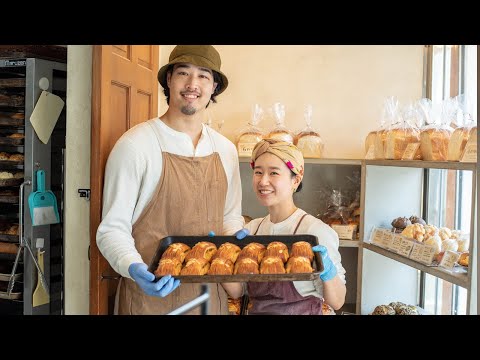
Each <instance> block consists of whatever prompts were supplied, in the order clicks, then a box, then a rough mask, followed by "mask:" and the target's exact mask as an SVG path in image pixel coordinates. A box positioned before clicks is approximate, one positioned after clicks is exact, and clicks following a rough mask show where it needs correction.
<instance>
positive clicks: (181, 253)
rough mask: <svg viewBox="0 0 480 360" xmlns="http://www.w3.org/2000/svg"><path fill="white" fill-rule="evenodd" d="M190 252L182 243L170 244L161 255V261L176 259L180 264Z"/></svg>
mask: <svg viewBox="0 0 480 360" xmlns="http://www.w3.org/2000/svg"><path fill="white" fill-rule="evenodd" d="M190 250H191V248H190V246H188V245H186V244H183V243H173V244H170V245H169V246H168V247H167V249H166V250H165V252H164V253H163V254H162V259H175V258H176V259H178V260H180V264H182V263H183V261H184V260H185V257H186V256H187V254H188V252H189V251H190Z"/></svg>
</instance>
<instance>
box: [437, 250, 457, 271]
mask: <svg viewBox="0 0 480 360" xmlns="http://www.w3.org/2000/svg"><path fill="white" fill-rule="evenodd" d="M459 257H460V254H459V253H457V252H455V251H451V250H447V251H445V254H443V258H442V261H440V264H439V266H441V267H443V268H445V269H448V270H452V269H453V267H454V266H455V263H456V262H457V260H458V258H459Z"/></svg>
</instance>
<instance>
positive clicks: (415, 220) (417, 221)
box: [409, 215, 427, 225]
mask: <svg viewBox="0 0 480 360" xmlns="http://www.w3.org/2000/svg"><path fill="white" fill-rule="evenodd" d="M409 220H410V222H411V223H412V224H422V225H427V223H426V222H425V220H423V219H422V218H421V217H418V216H416V215H412V216H410V218H409Z"/></svg>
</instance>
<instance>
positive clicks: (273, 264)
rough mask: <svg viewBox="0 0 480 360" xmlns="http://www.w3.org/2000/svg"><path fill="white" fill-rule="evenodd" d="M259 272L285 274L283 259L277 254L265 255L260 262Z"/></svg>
mask: <svg viewBox="0 0 480 360" xmlns="http://www.w3.org/2000/svg"><path fill="white" fill-rule="evenodd" d="M267 251H268V250H267ZM260 274H285V266H284V265H283V259H281V258H279V257H278V256H265V257H264V258H263V260H262V263H261V264H260Z"/></svg>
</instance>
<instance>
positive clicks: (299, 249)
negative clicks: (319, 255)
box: [290, 241, 313, 262]
mask: <svg viewBox="0 0 480 360" xmlns="http://www.w3.org/2000/svg"><path fill="white" fill-rule="evenodd" d="M292 256H304V257H306V258H307V259H308V260H309V261H310V262H311V261H312V260H313V250H312V246H311V245H310V243H308V242H306V241H297V242H295V243H293V244H292V250H291V252H290V257H292Z"/></svg>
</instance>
